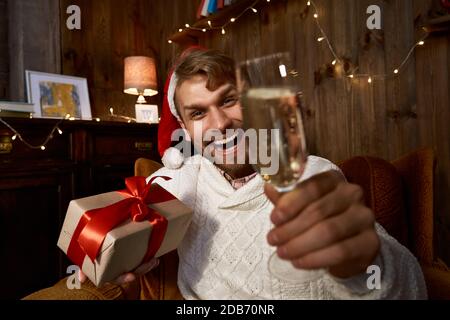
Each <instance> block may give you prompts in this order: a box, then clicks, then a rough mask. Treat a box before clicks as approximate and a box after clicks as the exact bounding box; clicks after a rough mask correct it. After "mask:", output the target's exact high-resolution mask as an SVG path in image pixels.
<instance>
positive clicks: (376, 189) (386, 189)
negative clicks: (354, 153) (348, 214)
mask: <svg viewBox="0 0 450 320" xmlns="http://www.w3.org/2000/svg"><path fill="white" fill-rule="evenodd" d="M340 168H341V169H342V171H343V172H344V175H345V177H346V178H347V180H348V181H349V182H351V183H355V184H358V185H360V186H361V187H362V188H363V190H364V198H365V202H366V205H367V206H369V207H370V208H371V209H372V210H373V211H374V214H375V217H376V220H377V222H378V223H379V224H381V225H382V226H383V227H384V228H385V229H386V231H387V232H388V233H389V234H390V235H392V236H393V237H394V238H396V239H397V240H398V241H399V242H400V243H402V244H403V245H405V246H408V224H407V219H406V204H405V200H404V199H405V196H404V188H403V183H402V178H401V176H400V175H399V173H398V172H397V170H396V168H395V167H394V166H393V165H392V164H391V163H390V162H388V161H386V160H383V159H380V158H375V157H368V156H364V157H362V156H359V157H354V158H351V159H348V160H346V161H345V162H344V163H342V164H341V165H340Z"/></svg>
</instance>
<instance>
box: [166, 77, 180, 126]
mask: <svg viewBox="0 0 450 320" xmlns="http://www.w3.org/2000/svg"><path fill="white" fill-rule="evenodd" d="M177 82H178V78H177V75H176V73H175V71H174V72H173V73H172V76H171V77H170V81H169V88H168V90H167V101H168V102H169V108H170V112H172V114H173V116H174V117H175V118H176V119H177V120H178V121H180V122H181V118H180V116H179V115H178V112H177V107H176V106H175V89H176V88H177Z"/></svg>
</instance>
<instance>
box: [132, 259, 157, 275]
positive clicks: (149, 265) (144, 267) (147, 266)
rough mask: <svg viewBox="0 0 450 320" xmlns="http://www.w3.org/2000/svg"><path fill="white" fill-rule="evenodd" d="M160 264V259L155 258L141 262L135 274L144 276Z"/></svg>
mask: <svg viewBox="0 0 450 320" xmlns="http://www.w3.org/2000/svg"><path fill="white" fill-rule="evenodd" d="M158 265H159V259H156V258H153V259H151V260H150V261H149V262H146V263H143V264H141V265H140V266H139V267H137V268H136V269H135V270H134V272H133V273H134V274H135V275H137V276H142V275H144V274H146V273H147V272H150V271H151V270H152V269H154V268H156V267H157V266H158Z"/></svg>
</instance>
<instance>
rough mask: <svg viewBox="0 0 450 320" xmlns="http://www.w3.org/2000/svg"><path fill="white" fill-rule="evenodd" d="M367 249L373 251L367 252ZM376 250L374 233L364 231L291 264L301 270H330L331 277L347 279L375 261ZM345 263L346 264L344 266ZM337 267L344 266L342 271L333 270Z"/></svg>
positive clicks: (376, 241) (377, 246) (377, 243)
mask: <svg viewBox="0 0 450 320" xmlns="http://www.w3.org/2000/svg"><path fill="white" fill-rule="evenodd" d="M369 244H373V245H369ZM368 247H370V248H373V249H372V250H367V249H366V248H368ZM378 249H379V239H378V236H377V234H376V232H375V231H374V230H366V231H364V232H362V233H360V234H358V235H356V236H354V237H352V238H349V239H346V240H344V241H341V242H339V243H336V244H335V245H332V246H330V247H326V248H324V249H321V250H317V251H314V252H312V253H309V254H307V255H305V256H303V257H301V258H298V259H295V260H293V261H292V264H293V265H294V266H295V267H296V268H301V269H317V268H330V273H332V274H333V275H335V276H339V277H347V276H350V275H352V274H357V273H359V272H363V270H364V269H365V268H366V267H367V265H369V264H370V263H372V262H373V260H374V259H375V256H376V253H377V252H378ZM345 262H347V263H346V264H345ZM339 265H345V268H344V269H343V270H339V269H336V270H334V269H333V267H338V266H339Z"/></svg>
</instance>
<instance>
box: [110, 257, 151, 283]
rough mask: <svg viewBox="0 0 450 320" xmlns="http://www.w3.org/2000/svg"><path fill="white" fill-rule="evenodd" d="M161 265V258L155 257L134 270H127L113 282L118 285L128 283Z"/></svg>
mask: <svg viewBox="0 0 450 320" xmlns="http://www.w3.org/2000/svg"><path fill="white" fill-rule="evenodd" d="M158 265H159V259H156V258H153V259H151V260H150V261H148V262H146V263H143V264H141V265H140V266H139V267H137V268H136V269H135V270H134V271H133V272H127V273H124V274H122V275H121V276H119V277H117V278H116V279H115V280H114V281H113V283H115V284H118V285H123V284H127V283H130V282H133V281H135V280H136V279H137V278H138V277H140V276H143V275H144V274H146V273H147V272H149V271H151V270H152V269H154V268H156V267H157V266H158Z"/></svg>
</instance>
